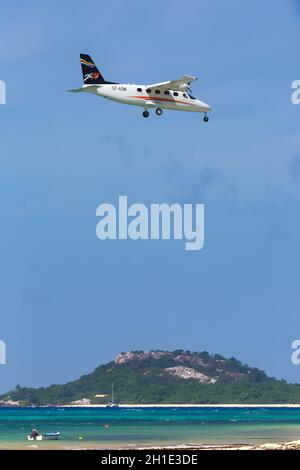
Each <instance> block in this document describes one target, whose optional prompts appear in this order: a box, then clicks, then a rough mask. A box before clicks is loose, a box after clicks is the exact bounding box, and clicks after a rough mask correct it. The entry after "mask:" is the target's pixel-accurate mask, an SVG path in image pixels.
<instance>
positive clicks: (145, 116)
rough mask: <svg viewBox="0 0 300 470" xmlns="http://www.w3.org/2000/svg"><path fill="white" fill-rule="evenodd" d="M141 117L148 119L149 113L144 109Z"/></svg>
mask: <svg viewBox="0 0 300 470" xmlns="http://www.w3.org/2000/svg"><path fill="white" fill-rule="evenodd" d="M143 116H144V118H147V117H149V111H147V109H145V111H144V112H143Z"/></svg>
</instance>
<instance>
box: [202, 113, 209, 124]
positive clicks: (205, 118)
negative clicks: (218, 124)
mask: <svg viewBox="0 0 300 470" xmlns="http://www.w3.org/2000/svg"><path fill="white" fill-rule="evenodd" d="M203 121H204V122H208V121H209V117H208V116H207V114H205V116H204V118H203Z"/></svg>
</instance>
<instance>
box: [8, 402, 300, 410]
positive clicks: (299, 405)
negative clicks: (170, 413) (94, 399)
mask: <svg viewBox="0 0 300 470" xmlns="http://www.w3.org/2000/svg"><path fill="white" fill-rule="evenodd" d="M6 408H21V409H22V408H100V409H114V410H117V409H133V408H142V409H143V408H144V409H147V408H224V409H226V408H237V409H238V408H274V409H276V408H300V403H276V404H274V403H258V404H253V403H248V404H242V403H228V404H227V403H226V404H224V403H222V404H220V403H215V404H199V403H163V404H160V403H149V404H139V403H135V404H132V403H119V404H118V406H116V407H114V408H110V407H109V406H107V405H105V404H89V405H87V404H76V405H71V404H59V405H57V404H50V403H49V404H47V405H35V404H32V405H20V404H18V405H17V404H7V405H4V404H1V405H0V409H6Z"/></svg>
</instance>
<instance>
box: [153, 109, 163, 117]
mask: <svg viewBox="0 0 300 470" xmlns="http://www.w3.org/2000/svg"><path fill="white" fill-rule="evenodd" d="M155 112H156V114H157V116H161V115H162V109H160V108H156V111H155Z"/></svg>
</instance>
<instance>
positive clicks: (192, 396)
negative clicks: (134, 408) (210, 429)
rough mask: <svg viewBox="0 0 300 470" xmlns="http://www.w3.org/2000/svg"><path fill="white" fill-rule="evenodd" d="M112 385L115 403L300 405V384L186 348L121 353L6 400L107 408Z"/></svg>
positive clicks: (23, 389) (21, 390)
mask: <svg viewBox="0 0 300 470" xmlns="http://www.w3.org/2000/svg"><path fill="white" fill-rule="evenodd" d="M112 382H113V383H114V391H115V401H117V402H118V403H126V404H151V403H152V404H154V403H157V404H164V403H165V404H167V403H170V404H175V403H177V404H181V403H182V404H196V403H197V404H229V403H232V404H238V403H240V404H249V403H253V404H259V403H260V404H261V403H269V404H276V403H282V404H283V403H291V404H292V403H300V384H289V383H287V382H286V381H285V380H277V379H275V378H270V377H268V376H267V375H266V374H265V373H264V372H263V371H261V370H259V369H256V368H253V367H249V366H248V365H246V364H242V363H241V362H240V361H238V360H236V359H234V358H230V359H226V358H224V357H223V356H221V355H219V354H215V355H210V354H209V353H208V352H200V353H198V352H190V351H183V350H177V351H173V352H164V351H150V352H143V351H133V352H128V353H121V354H120V355H119V356H117V358H116V359H115V360H114V361H111V362H109V363H108V364H104V365H101V366H99V367H97V368H96V369H95V370H94V371H93V372H92V373H90V374H87V375H83V376H82V377H81V378H80V379H78V380H75V381H72V382H69V383H67V384H65V385H51V386H49V387H42V388H27V387H21V386H20V385H17V387H16V388H15V389H14V390H12V391H10V392H9V393H6V394H4V395H2V396H1V397H0V400H3V401H8V400H12V401H19V402H20V403H21V404H24V405H32V404H34V405H46V404H53V405H57V404H64V405H66V404H70V403H71V402H74V401H77V400H82V399H83V398H86V399H89V400H90V402H91V403H93V404H97V403H98V404H101V403H106V402H108V401H109V399H110V398H111V397H110V394H111V385H112ZM96 395H98V397H96ZM103 395H106V397H105V396H103Z"/></svg>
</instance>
